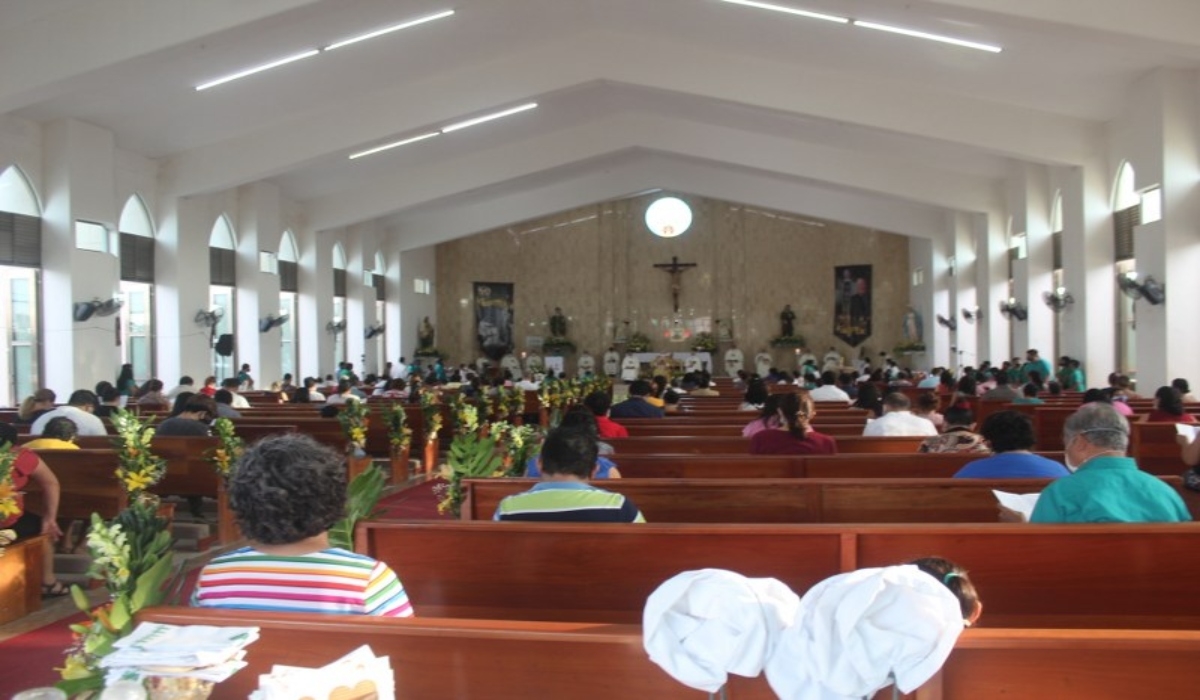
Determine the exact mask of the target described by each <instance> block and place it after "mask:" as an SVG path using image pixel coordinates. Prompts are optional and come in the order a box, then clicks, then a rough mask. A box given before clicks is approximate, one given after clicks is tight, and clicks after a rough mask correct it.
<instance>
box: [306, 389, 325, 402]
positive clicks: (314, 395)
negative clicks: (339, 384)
mask: <svg viewBox="0 0 1200 700" xmlns="http://www.w3.org/2000/svg"><path fill="white" fill-rule="evenodd" d="M324 400H325V394H322V393H321V392H319V391H317V390H316V389H309V390H308V402H309V403H312V402H313V401H324Z"/></svg>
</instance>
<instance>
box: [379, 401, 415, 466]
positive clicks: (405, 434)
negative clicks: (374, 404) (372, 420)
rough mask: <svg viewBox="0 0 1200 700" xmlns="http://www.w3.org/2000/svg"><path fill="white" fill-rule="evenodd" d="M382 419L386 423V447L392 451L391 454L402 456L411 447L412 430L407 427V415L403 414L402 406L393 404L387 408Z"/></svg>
mask: <svg viewBox="0 0 1200 700" xmlns="http://www.w3.org/2000/svg"><path fill="white" fill-rule="evenodd" d="M383 419H384V420H385V421H386V422H387V431H388V446H389V447H391V449H392V454H397V455H398V454H403V453H404V452H406V451H408V449H409V448H410V447H412V435H413V431H412V428H410V427H408V424H407V421H408V414H407V413H405V412H404V406H403V405H402V404H398V403H393V404H392V405H391V406H389V407H388V409H387V411H386V412H385V413H384V414H383Z"/></svg>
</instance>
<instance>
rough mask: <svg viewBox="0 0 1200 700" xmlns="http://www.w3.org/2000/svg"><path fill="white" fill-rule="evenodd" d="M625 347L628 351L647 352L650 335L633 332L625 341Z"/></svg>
mask: <svg viewBox="0 0 1200 700" xmlns="http://www.w3.org/2000/svg"><path fill="white" fill-rule="evenodd" d="M625 349H626V350H627V351H629V352H649V351H650V337H649V336H647V335H646V334H645V333H641V332H638V333H633V334H632V335H630V336H629V339H628V340H626V341H625Z"/></svg>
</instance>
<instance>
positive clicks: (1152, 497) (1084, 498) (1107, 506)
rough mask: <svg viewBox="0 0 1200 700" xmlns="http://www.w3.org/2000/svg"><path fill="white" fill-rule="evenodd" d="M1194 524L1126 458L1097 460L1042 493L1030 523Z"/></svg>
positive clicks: (1159, 484) (1179, 503)
mask: <svg viewBox="0 0 1200 700" xmlns="http://www.w3.org/2000/svg"><path fill="white" fill-rule="evenodd" d="M1191 519H1192V516H1191V514H1190V513H1188V509H1187V506H1185V505H1184V504H1183V499H1182V498H1180V497H1179V494H1178V493H1176V492H1175V489H1173V488H1171V487H1170V486H1168V485H1167V484H1166V483H1164V482H1163V480H1162V479H1159V478H1158V477H1156V476H1152V475H1150V474H1147V473H1146V472H1144V471H1141V470H1140V469H1138V467H1137V463H1136V462H1134V461H1133V459H1132V458H1129V457H1095V458H1093V459H1090V460H1088V461H1087V462H1086V463H1084V465H1083V466H1082V467H1080V468H1079V471H1077V472H1075V473H1074V474H1072V475H1071V476H1068V477H1066V478H1063V479H1059V480H1058V481H1055V482H1053V483H1051V484H1050V485H1049V486H1047V487H1046V490H1045V491H1042V495H1041V496H1039V497H1038V502H1037V507H1036V508H1034V509H1033V515H1032V516H1031V517H1030V518H1029V521H1030V522H1033V523H1177V522H1188V521H1190V520H1191Z"/></svg>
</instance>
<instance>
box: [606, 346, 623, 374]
mask: <svg viewBox="0 0 1200 700" xmlns="http://www.w3.org/2000/svg"><path fill="white" fill-rule="evenodd" d="M620 371H621V355H620V353H618V352H617V351H616V350H615V349H613V348H609V349H608V352H606V353H604V376H606V377H616V376H617V373H618V372H620Z"/></svg>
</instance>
